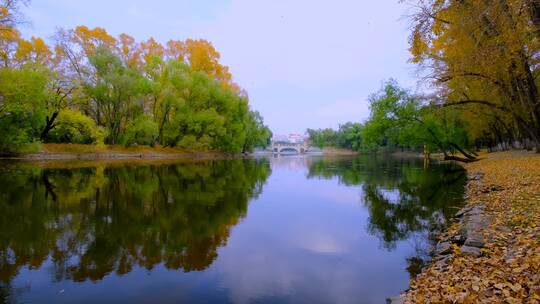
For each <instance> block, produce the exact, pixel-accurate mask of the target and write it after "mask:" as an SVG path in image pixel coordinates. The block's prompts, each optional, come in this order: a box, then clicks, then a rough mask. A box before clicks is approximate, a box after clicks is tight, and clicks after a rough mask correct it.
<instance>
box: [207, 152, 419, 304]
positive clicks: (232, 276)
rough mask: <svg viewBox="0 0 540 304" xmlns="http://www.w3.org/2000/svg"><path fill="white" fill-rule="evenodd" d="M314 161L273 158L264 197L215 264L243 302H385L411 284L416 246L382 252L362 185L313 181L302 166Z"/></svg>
mask: <svg viewBox="0 0 540 304" xmlns="http://www.w3.org/2000/svg"><path fill="white" fill-rule="evenodd" d="M308 161H309V160H307V159H306V158H302V157H295V158H280V159H278V160H277V161H276V160H275V159H274V160H273V162H272V165H273V174H272V176H271V177H270V178H269V180H268V182H267V185H266V186H265V190H264V193H263V195H261V197H260V198H259V199H258V200H257V201H255V202H253V203H252V204H251V207H250V210H249V214H248V216H247V218H246V219H245V220H244V222H243V223H241V224H240V225H239V226H237V227H236V228H234V229H233V232H232V234H231V238H230V239H229V243H228V246H227V247H226V248H222V250H221V251H220V258H219V259H218V260H217V261H216V263H215V264H214V267H213V268H215V269H216V271H217V272H219V273H220V277H222V278H223V281H222V282H221V283H220V286H221V287H223V288H225V289H229V290H230V294H231V299H232V300H233V302H235V303H250V302H252V301H255V300H257V299H269V302H272V299H274V300H276V301H280V300H283V301H285V302H289V301H291V302H296V303H297V302H303V303H382V302H384V299H385V297H384V296H382V295H387V296H391V295H393V294H397V293H398V292H399V291H400V290H402V289H405V288H406V287H407V282H408V278H409V277H408V274H407V273H406V271H405V267H406V264H405V257H406V256H407V254H413V252H411V248H410V247H409V246H408V245H407V244H406V243H402V245H404V246H403V247H401V246H400V247H398V249H397V250H395V251H392V252H389V251H386V250H382V249H381V248H380V246H379V244H380V241H379V240H378V239H377V238H376V237H374V236H371V235H369V234H368V233H367V231H366V221H367V217H368V212H367V211H366V210H365V209H364V208H362V203H361V201H360V200H361V197H362V195H361V188H360V187H343V186H340V185H339V184H338V181H337V178H334V179H332V180H330V181H328V180H319V179H310V180H306V179H305V174H306V172H305V171H307V169H306V168H305V167H304V169H306V170H300V168H301V167H300V165H299V164H302V162H308ZM277 168H279V170H276V169H277ZM282 168H286V169H282ZM392 282H398V283H395V284H393V283H392ZM293 299H294V300H293Z"/></svg>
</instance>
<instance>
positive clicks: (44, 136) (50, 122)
mask: <svg viewBox="0 0 540 304" xmlns="http://www.w3.org/2000/svg"><path fill="white" fill-rule="evenodd" d="M58 114H59V112H54V113H53V114H52V115H51V117H50V118H49V116H47V117H46V118H45V127H44V128H43V130H42V131H41V135H40V137H39V138H40V139H41V141H42V142H45V143H46V142H47V141H48V140H49V132H50V131H51V130H52V129H54V127H56V125H55V124H54V121H55V120H56V118H57V117H58Z"/></svg>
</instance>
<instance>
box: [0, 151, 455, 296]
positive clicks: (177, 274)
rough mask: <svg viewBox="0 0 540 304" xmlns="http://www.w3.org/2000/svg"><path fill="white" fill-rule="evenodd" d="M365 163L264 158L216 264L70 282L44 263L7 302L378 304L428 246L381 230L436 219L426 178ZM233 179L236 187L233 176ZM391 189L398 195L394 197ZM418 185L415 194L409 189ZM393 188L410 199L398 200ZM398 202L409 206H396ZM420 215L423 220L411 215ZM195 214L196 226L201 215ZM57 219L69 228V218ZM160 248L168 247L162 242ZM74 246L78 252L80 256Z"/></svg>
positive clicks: (400, 286) (420, 238)
mask: <svg viewBox="0 0 540 304" xmlns="http://www.w3.org/2000/svg"><path fill="white" fill-rule="evenodd" d="M329 160H330V161H329ZM374 162H375V160H371V159H363V160H362V161H360V162H358V163H356V167H354V169H351V166H352V165H353V164H352V163H350V162H349V159H341V160H339V159H337V160H336V159H329V158H326V157H321V156H315V157H309V156H302V155H296V156H280V157H271V158H270V167H271V169H272V174H271V175H270V176H269V177H268V179H267V180H266V182H265V185H264V188H263V191H262V193H261V195H260V196H258V197H257V198H256V199H253V200H252V201H251V202H250V203H249V207H248V209H247V215H246V216H245V217H242V218H241V219H240V220H239V223H238V224H237V225H234V223H236V222H234V223H233V224H231V225H230V233H229V234H228V237H225V238H224V243H223V244H220V245H219V246H217V247H218V249H217V258H216V259H215V260H213V261H211V262H209V264H208V266H207V267H206V266H205V269H204V270H202V271H191V272H183V271H182V269H178V270H174V269H170V268H169V269H168V268H167V267H165V266H164V264H163V263H159V264H157V266H155V267H154V268H151V269H145V268H144V267H142V266H141V264H135V265H134V267H133V269H132V270H131V271H129V272H127V273H125V274H123V275H118V274H116V273H109V274H107V275H105V277H104V278H103V279H102V280H96V281H89V280H87V281H85V282H74V281H73V280H70V279H69V278H65V277H61V276H59V275H58V274H57V273H56V272H58V271H59V269H60V270H61V268H62V265H58V264H57V265H53V262H52V260H51V258H50V257H49V259H48V260H47V261H46V262H45V263H44V264H43V265H42V266H41V267H38V268H35V269H29V268H28V266H25V267H23V268H22V270H21V272H20V273H19V275H17V276H16V277H15V279H14V280H13V281H12V282H11V285H12V292H13V293H14V297H15V299H20V300H21V301H24V302H29V303H40V302H54V303H73V302H77V303H95V302H100V303H119V302H130V303H134V302H137V303H235V304H244V303H384V300H385V298H386V297H389V296H393V295H396V294H398V293H399V292H400V291H402V290H404V289H406V288H407V285H408V282H409V273H408V272H407V270H406V268H407V266H408V264H407V260H406V259H407V258H409V257H413V256H416V255H417V254H418V253H419V251H421V250H422V249H424V248H426V246H427V245H428V244H427V243H426V240H427V232H426V231H425V230H421V229H419V230H416V231H410V234H406V235H405V237H400V236H396V239H395V242H392V245H390V246H389V245H388V244H387V243H386V242H384V241H383V240H382V239H381V235H384V231H381V229H388V231H389V232H388V233H390V236H391V237H394V233H396V234H399V232H400V231H399V230H400V229H402V230H404V231H405V232H409V228H408V227H407V225H408V224H410V223H411V222H415V221H414V220H413V218H414V219H415V220H416V221H417V222H418V223H421V224H422V225H428V221H429V220H430V219H432V218H436V217H439V216H441V217H442V216H443V215H442V213H440V212H439V211H437V208H438V207H437V205H435V207H433V206H431V205H429V204H425V202H423V203H421V204H415V202H417V201H418V200H420V199H419V198H418V197H420V196H425V197H428V198H430V199H431V198H432V197H433V196H431V193H427V194H426V193H424V192H425V190H426V189H425V188H427V190H430V191H431V190H433V187H431V183H429V182H431V177H432V176H431V175H430V176H424V175H422V174H423V173H422V172H423V171H418V170H408V171H407V170H403V171H402V167H401V166H404V167H403V168H405V165H406V164H402V163H399V162H389V163H384V162H382V163H374ZM317 165H321V166H317ZM379 168H381V170H379ZM412 168H413V169H414V168H415V165H412ZM409 169H410V168H409ZM317 170H320V171H317ZM370 170H372V171H370ZM193 171H196V170H193ZM246 172H251V171H250V170H246ZM385 172H386V173H385ZM417 173H419V174H420V175H416V174H417ZM228 174H229V173H227V174H225V175H224V176H229V175H228ZM407 174H409V175H407ZM357 175H358V176H357ZM220 176H221V175H220ZM308 176H309V178H308ZM433 176H437V175H433ZM164 177H170V176H168V175H164V176H162V178H164ZM236 178H237V179H238V180H241V179H242V176H241V174H239V175H238V176H236ZM400 179H401V180H400ZM406 179H409V182H408V183H405V186H403V184H402V182H403V181H404V180H406ZM172 180H173V181H174V180H175V178H172ZM398 180H400V182H398ZM355 181H358V182H355ZM435 182H437V181H435ZM231 185H233V186H234V185H236V184H231ZM346 185H349V186H346ZM397 185H402V187H403V188H400V189H399V190H398V189H397V188H396V187H397ZM419 185H421V186H422V187H418V189H420V190H422V189H424V190H422V191H424V192H422V191H420V190H417V188H416V187H417V186H419ZM366 186H368V187H366ZM369 186H376V187H377V189H378V191H379V192H378V193H379V194H380V197H379V198H376V197H375V196H373V193H371V196H370V195H369V193H370V192H369V191H372V190H373V189H372V188H370V187H369ZM217 187H218V188H217V190H221V188H219V186H217ZM230 189H232V188H231V187H229V191H230ZM402 189H409V190H408V191H409V192H410V193H406V194H405V195H404V196H401V195H402V194H403V193H402V192H401V190H402ZM415 191H416V192H415ZM430 191H427V192H430ZM218 192H219V191H218ZM415 195H416V196H415ZM441 195H443V197H444V195H445V193H442V194H441ZM404 197H405V198H406V200H409V203H411V204H412V205H404V206H401V205H400V204H402V203H403V202H402V201H401V200H403V198H404ZM198 198H201V194H199V196H198ZM167 199H168V200H170V199H169V198H167ZM364 199H365V200H366V201H364ZM369 199H372V201H369ZM422 200H423V201H425V200H426V199H425V198H422ZM208 204H210V203H208ZM410 207H413V208H419V209H413V211H411V212H412V213H413V218H410V214H409V213H408V212H409V210H410V209H409V208H410ZM400 208H401V209H400ZM429 208H431V210H428V209H429ZM196 210H198V209H196ZM424 211H425V212H426V215H428V216H427V217H418V216H417V213H418V212H420V213H421V212H424ZM377 212H378V213H377ZM415 212H416V213H415ZM196 214H199V213H196ZM202 214H203V216H202V219H205V218H206V217H205V216H207V214H208V212H207V211H204V212H203V213H202ZM377 215H378V216H379V217H378V218H376V220H375V221H374V217H375V216H377ZM381 215H382V218H381ZM64 216H65V218H64V219H65V220H64V221H65V222H66V223H69V220H68V219H69V218H70V217H71V214H69V213H66V214H65V215H64ZM163 219H164V220H166V219H168V217H167V216H164V217H163ZM381 220H382V221H381ZM103 222H104V223H106V224H111V221H110V220H104V221H103ZM56 223H58V224H59V223H62V219H61V218H58V219H57V220H56ZM377 225H378V226H377ZM392 225H396V226H397V228H399V229H398V231H394V230H392V228H393V227H392ZM413 227H415V226H414V225H413ZM188 228H189V227H186V229H188ZM188 230H189V229H188ZM188 230H185V231H184V230H182V231H184V232H187V231H188ZM65 233H66V235H64V236H62V237H60V238H58V239H56V240H55V241H56V243H57V244H58V247H66V246H68V245H69V244H68V242H67V241H66V240H69V239H70V238H71V237H70V236H69V235H68V234H70V233H76V231H75V230H67V231H66V232H65ZM88 237H89V238H92V235H88ZM390 239H392V238H390ZM83 243H84V242H83ZM162 245H163V246H164V247H163V248H165V247H166V246H167V245H169V243H168V242H167V241H166V240H164V241H163V244H162ZM189 245H190V244H188V247H190V246H189ZM83 246H84V244H83V245H81V248H79V249H78V250H80V251H85V250H86V249H85V248H82V247H83ZM74 258H76V257H68V259H74ZM66 264H67V265H73V264H77V263H75V262H73V261H71V262H70V263H66ZM0 270H1V269H0ZM59 272H60V273H61V271H59ZM0 287H1V286H0ZM0 302H1V301H0Z"/></svg>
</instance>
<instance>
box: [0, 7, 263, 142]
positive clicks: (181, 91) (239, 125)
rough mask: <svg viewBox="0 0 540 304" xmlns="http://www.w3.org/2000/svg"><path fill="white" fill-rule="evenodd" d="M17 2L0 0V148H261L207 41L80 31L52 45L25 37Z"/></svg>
mask: <svg viewBox="0 0 540 304" xmlns="http://www.w3.org/2000/svg"><path fill="white" fill-rule="evenodd" d="M22 4H24V3H23V2H21V1H16V0H3V1H0V66H1V70H0V73H2V75H3V76H6V77H2V78H1V79H0V129H1V131H2V134H8V136H5V137H3V138H0V152H17V151H20V150H22V147H23V146H25V145H27V144H30V143H39V142H62V143H65V142H71V143H99V142H104V143H106V144H125V145H137V144H138V145H140V144H143V145H157V144H159V145H163V146H171V147H174V146H178V147H183V148H190V149H197V150H220V151H230V152H239V151H249V150H251V149H253V147H254V146H259V145H261V146H264V145H265V144H266V143H267V142H268V138H269V137H270V134H271V133H270V130H269V129H268V128H267V127H266V126H265V125H264V122H263V120H262V117H260V115H259V114H258V113H256V112H253V111H250V109H249V105H248V96H247V94H246V92H245V91H243V90H242V89H241V88H240V87H239V86H238V85H237V84H236V83H234V82H233V77H232V75H231V73H230V71H229V68H228V67H227V66H225V65H223V64H221V63H220V53H219V52H218V51H217V50H216V49H215V48H214V46H213V45H212V43H211V42H209V41H206V40H202V39H199V40H194V39H187V40H185V41H180V40H170V41H168V42H167V43H165V44H162V43H160V42H159V41H157V40H155V39H154V38H149V39H147V40H145V41H136V40H135V39H134V38H133V37H131V36H129V35H127V34H121V35H119V36H118V37H114V36H112V35H110V34H109V33H108V32H107V31H106V30H105V29H104V28H100V27H96V28H88V27H86V26H77V27H75V28H74V29H70V30H65V29H60V30H58V32H57V33H56V34H55V36H54V39H53V40H52V43H51V44H47V43H46V42H45V40H43V39H42V38H39V37H32V38H30V39H29V40H26V39H24V38H23V37H22V36H21V34H20V32H19V31H18V30H17V24H18V21H19V20H20V18H21V17H20V15H19V13H18V12H19V8H20V6H21V5H22ZM36 76H38V77H36ZM16 82H19V83H28V85H29V87H30V86H31V87H32V90H30V89H27V90H21V86H14V85H13V84H15V83H16ZM23 88H24V86H23ZM28 122H32V123H31V124H29V123H28ZM252 136H255V137H256V138H250V137H252Z"/></svg>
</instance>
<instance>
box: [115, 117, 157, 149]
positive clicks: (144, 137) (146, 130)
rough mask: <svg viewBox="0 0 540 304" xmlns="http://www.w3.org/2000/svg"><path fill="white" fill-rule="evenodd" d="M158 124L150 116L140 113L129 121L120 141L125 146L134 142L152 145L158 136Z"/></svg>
mask: <svg viewBox="0 0 540 304" xmlns="http://www.w3.org/2000/svg"><path fill="white" fill-rule="evenodd" d="M158 133H159V130H158V125H157V123H156V122H154V121H153V120H152V119H151V118H150V117H148V116H146V115H141V116H139V117H137V118H136V119H135V120H133V121H131V122H130V123H129V124H128V126H127V128H126V132H125V134H124V136H123V137H122V143H123V144H124V145H126V146H131V145H134V144H138V145H151V146H153V145H154V143H155V141H156V139H157V137H158Z"/></svg>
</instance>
